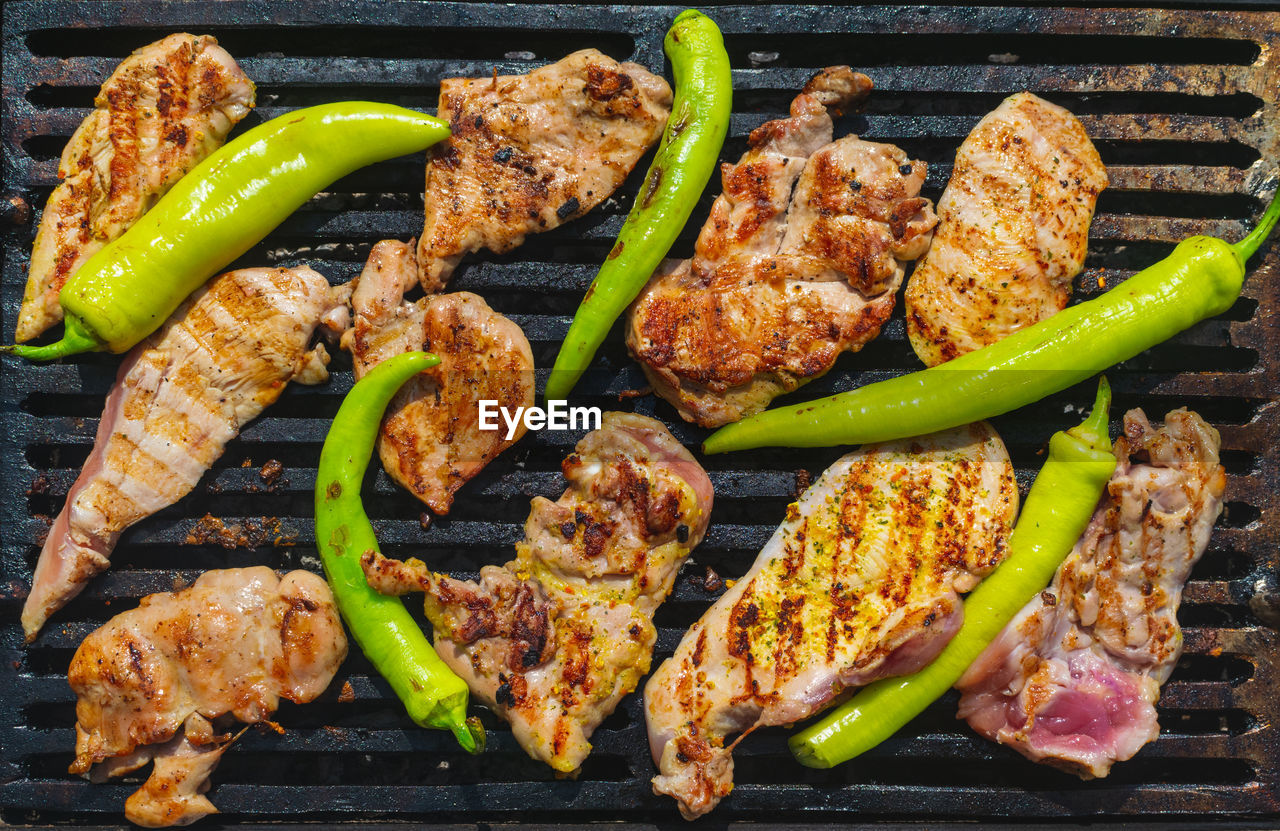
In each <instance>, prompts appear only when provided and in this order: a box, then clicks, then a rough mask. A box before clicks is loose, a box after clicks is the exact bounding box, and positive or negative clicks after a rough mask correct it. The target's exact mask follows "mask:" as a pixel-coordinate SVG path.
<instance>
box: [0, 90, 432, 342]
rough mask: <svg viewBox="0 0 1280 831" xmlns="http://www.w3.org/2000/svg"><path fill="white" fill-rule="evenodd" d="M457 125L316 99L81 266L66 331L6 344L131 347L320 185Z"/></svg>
mask: <svg viewBox="0 0 1280 831" xmlns="http://www.w3.org/2000/svg"><path fill="white" fill-rule="evenodd" d="M448 135H449V125H448V124H447V123H446V122H444V121H441V120H440V119H438V118H434V117H432V116H429V115H423V114H422V113H418V112H414V111H413V110H406V109H404V108H403V107H397V106H393V105H391V104H375V103H370V102H366V101H344V102H340V103H336V104H324V105H321V106H318V107H308V108H306V109H302V110H297V111H295V112H291V113H287V114H285V115H282V116H280V117H278V118H274V119H272V120H271V121H268V122H266V123H265V124H261V125H259V126H257V127H254V128H253V129H252V130H249V131H248V132H246V133H245V134H244V135H242V136H240V137H239V138H237V139H235V140H234V141H231V142H229V143H227V144H225V145H223V146H222V147H221V148H219V149H218V150H217V151H215V152H214V153H212V154H210V156H209V157H208V158H207V159H205V160H204V161H203V162H201V163H200V164H198V165H196V167H195V168H193V169H192V170H191V172H190V173H188V174H187V175H186V176H183V177H182V178H181V179H179V180H178V183H177V184H176V185H174V186H173V188H172V189H170V190H169V192H168V193H166V194H165V195H164V196H163V197H162V198H161V199H160V201H159V202H157V203H156V205H155V207H153V208H152V209H151V210H149V211H147V213H145V214H144V215H143V216H142V218H141V219H139V220H138V221H137V222H136V223H134V225H133V226H132V227H131V228H129V230H127V231H125V232H124V233H123V234H121V235H120V237H119V238H117V239H116V240H114V241H113V242H111V243H110V244H108V245H107V246H106V247H104V248H103V249H102V250H101V251H99V252H98V253H96V254H94V255H93V256H92V257H90V258H89V260H88V261H87V262H85V264H84V265H83V266H81V267H80V269H79V270H77V271H76V273H75V274H73V275H72V276H71V279H69V280H68V281H67V283H66V285H64V286H63V287H62V290H61V291H60V292H59V293H58V301H59V302H60V303H61V304H62V308H63V309H64V310H65V311H66V318H65V319H66V328H65V330H64V333H63V338H62V340H60V341H58V342H56V343H52V344H49V345H47V346H29V345H22V346H5V347H0V349H2V350H3V351H5V352H11V353H13V354H15V355H20V356H22V357H24V358H29V359H31V360H37V361H44V360H51V359H53V358H62V357H66V356H67V355H74V354H77V353H79V352H90V351H96V350H103V349H105V350H109V351H111V352H124V351H126V350H128V349H129V348H130V347H132V346H133V345H134V344H136V343H138V341H140V340H142V339H143V338H145V337H146V336H147V335H149V334H151V333H152V332H153V331H155V330H156V329H157V328H158V327H159V326H160V324H162V323H164V322H165V320H167V319H168V317H169V315H171V314H173V311H174V309H176V308H177V307H178V305H179V304H180V303H181V302H182V301H183V300H184V299H186V297H187V295H189V294H191V292H193V291H195V290H196V289H197V288H199V287H200V286H201V285H202V284H203V283H204V282H205V281H206V280H208V279H209V278H210V277H212V276H213V275H214V274H216V273H218V272H219V271H220V270H222V269H223V268H224V267H226V266H227V265H229V264H230V263H231V262H232V261H234V260H235V259H236V258H237V257H239V256H240V255H241V254H243V253H245V252H246V251H248V250H249V249H250V248H252V247H253V246H254V245H256V244H257V243H258V242H259V241H261V240H262V238H263V237H265V236H266V235H267V234H268V233H270V232H271V231H272V229H274V228H275V227H276V226H277V225H279V224H280V223H281V222H283V221H284V219H285V217H287V216H289V214H291V213H293V212H294V211H295V210H297V209H298V208H299V207H301V205H302V204H303V203H304V202H306V201H307V200H308V199H310V198H311V197H312V196H314V195H315V194H316V193H318V192H320V191H321V190H322V189H324V188H326V187H328V186H329V185H331V184H333V183H334V182H335V181H337V180H338V179H340V178H342V177H343V176H346V175H347V174H349V173H351V172H353V171H355V170H357V169H359V168H361V167H364V166H365V165H368V164H372V163H373V162H376V161H381V160H383V159H389V158H392V157H394V156H403V155H404V154H406V153H413V152H415V151H418V150H424V149H426V148H427V147H430V146H431V145H432V144H435V143H436V142H438V141H440V140H441V139H444V138H446V137H448Z"/></svg>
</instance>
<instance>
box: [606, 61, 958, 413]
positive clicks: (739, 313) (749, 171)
mask: <svg viewBox="0 0 1280 831" xmlns="http://www.w3.org/2000/svg"><path fill="white" fill-rule="evenodd" d="M870 90H871V81H870V80H869V79H867V77H866V76H865V75H861V74H859V73H855V72H853V71H852V70H850V69H849V67H847V66H843V67H831V68H828V69H825V70H823V71H822V72H820V73H818V74H817V75H815V76H814V77H813V78H812V79H811V80H810V81H809V82H808V83H807V84H806V85H805V88H804V91H803V92H802V93H801V94H800V95H799V96H797V97H796V99H795V100H794V101H793V102H792V103H791V117H790V118H785V119H780V120H777V121H770V122H768V123H767V124H765V125H763V126H761V127H759V128H757V129H756V130H755V131H753V132H752V133H751V139H750V149H749V150H748V151H747V153H746V154H745V155H744V156H743V157H742V159H741V160H740V161H739V162H738V164H737V165H724V166H723V167H722V169H721V177H722V179H723V183H724V192H723V193H722V194H721V195H720V197H719V198H717V199H716V201H715V204H714V205H713V206H712V208H711V215H710V217H709V218H708V220H707V223H706V225H704V226H703V229H702V233H701V234H700V235H699V236H698V241H697V244H696V247H695V249H694V257H693V259H692V260H682V261H667V262H666V263H664V265H663V266H662V267H661V268H660V269H659V271H658V273H657V274H656V275H654V277H653V279H652V280H651V281H650V282H649V285H648V286H646V287H645V289H644V290H643V291H642V292H641V294H640V296H639V297H638V298H637V299H636V302H635V304H634V305H633V306H632V310H631V314H630V318H629V320H628V323H627V346H628V347H629V348H630V350H631V353H632V355H634V356H635V358H636V360H638V361H639V362H640V364H641V366H642V367H643V368H644V371H645V375H646V376H648V378H649V381H650V383H651V384H653V388H654V391H655V392H657V393H658V394H659V395H660V396H662V397H663V398H665V399H666V400H668V401H670V402H671V403H672V404H673V405H675V406H676V408H677V409H678V410H679V411H680V415H681V416H682V417H683V418H685V419H686V420H688V421H693V422H696V423H697V424H700V425H702V426H703V427H715V426H719V425H721V424H727V423H729V422H732V421H737V420H738V419H740V418H742V417H743V416H746V415H750V414H752V413H756V412H759V411H760V410H763V409H764V408H765V407H767V406H768V404H769V402H770V401H771V400H773V398H774V397H776V396H778V395H780V394H782V393H784V392H788V391H790V390H794V389H795V388H796V387H798V386H800V385H801V384H803V383H805V382H806V381H810V380H812V379H814V378H816V377H818V376H820V375H822V374H824V373H825V372H827V371H828V370H830V369H831V367H832V365H833V364H834V363H835V360H836V358H838V357H839V356H840V354H841V353H842V352H850V351H857V350H858V349H861V348H862V346H863V345H864V344H866V343H867V341H869V340H871V339H872V338H874V337H875V336H876V335H877V334H879V332H880V327H881V326H882V325H883V324H884V322H885V321H886V320H887V319H888V318H889V315H890V313H891V312H892V311H893V304H894V302H895V297H896V294H897V290H898V286H899V285H900V284H901V281H902V276H903V266H904V263H905V262H906V261H909V260H913V259H915V258H916V257H918V256H920V255H921V254H922V253H924V250H925V248H926V247H928V245H929V239H930V233H931V230H932V228H933V225H934V223H935V222H936V221H937V219H936V217H935V216H934V214H933V208H932V205H931V203H930V202H929V200H927V199H923V198H921V197H920V196H919V193H920V186H921V185H922V184H923V183H924V177H925V164H924V162H921V161H912V160H909V159H908V158H907V155H906V153H904V152H903V151H902V150H900V149H898V148H897V147H894V146H892V145H888V144H875V143H872V142H868V141H862V140H861V139H859V138H858V137H857V136H846V137H845V138H842V139H840V140H839V141H836V142H832V141H831V137H832V130H833V126H832V120H831V114H830V111H831V110H838V109H839V108H841V107H846V106H849V105H850V104H853V103H855V102H858V101H861V100H862V99H864V98H865V97H866V96H867V94H868V93H869V92H870ZM904 170H905V171H906V172H905V173H904V172H903V171H904Z"/></svg>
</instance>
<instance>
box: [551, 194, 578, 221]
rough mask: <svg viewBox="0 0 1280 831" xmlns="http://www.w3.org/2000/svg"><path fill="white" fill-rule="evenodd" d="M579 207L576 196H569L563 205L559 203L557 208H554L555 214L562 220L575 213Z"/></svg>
mask: <svg viewBox="0 0 1280 831" xmlns="http://www.w3.org/2000/svg"><path fill="white" fill-rule="evenodd" d="M580 207H582V206H581V205H580V204H579V203H578V197H576V196H571V197H570V198H569V201H568V202H565V203H564V204H563V205H561V206H560V207H559V208H557V209H556V216H558V217H560V219H562V220H563V219H568V218H569V217H571V216H573V215H574V214H576V213H577V212H578V209H579V208H580Z"/></svg>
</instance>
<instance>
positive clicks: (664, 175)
mask: <svg viewBox="0 0 1280 831" xmlns="http://www.w3.org/2000/svg"><path fill="white" fill-rule="evenodd" d="M663 47H664V48H665V50H666V53H667V58H668V59H670V61H671V71H672V72H673V73H674V75H675V82H676V84H675V87H676V88H675V100H674V102H673V104H672V107H671V118H670V119H668V120H667V128H666V130H665V131H663V134H662V142H661V143H660V144H659V145H658V154H657V156H656V157H654V160H653V164H652V165H650V167H649V173H648V174H647V175H646V176H645V179H644V184H643V185H642V186H641V188H640V193H639V194H637V196H636V201H635V204H634V205H632V206H631V213H630V214H628V215H627V221H626V222H625V223H623V226H622V231H621V232H619V234H618V241H617V242H616V243H614V246H613V249H612V250H611V251H610V252H609V256H608V258H607V259H606V260H605V262H604V265H603V266H601V268H600V273H599V274H597V275H596V279H595V280H594V281H592V283H591V287H590V288H588V289H587V295H586V297H584V298H583V300H582V305H581V306H579V307H578V311H577V314H575V315H574V316H573V323H572V324H570V326H569V331H568V333H567V334H566V335H565V337H564V342H563V343H562V344H561V345H560V354H558V355H557V356H556V363H555V366H554V367H553V368H552V370H551V376H550V377H549V378H548V379H547V392H546V397H547V398H548V399H563V398H566V397H568V395H569V392H570V391H571V390H572V389H573V385H574V384H576V383H577V382H578V379H579V378H580V377H582V373H583V372H584V371H585V370H586V368H587V365H588V364H590V363H591V359H592V358H593V357H595V354H596V350H597V349H599V348H600V344H601V343H603V342H604V339H605V336H607V335H608V334H609V329H610V328H611V327H612V326H613V322H614V321H615V320H617V319H618V316H619V315H620V314H622V312H623V310H624V309H626V308H627V305H628V304H629V303H630V302H631V301H632V300H635V299H636V295H637V294H639V293H640V289H642V288H644V284H645V283H646V282H648V280H649V278H650V277H651V276H652V275H653V272H654V270H655V269H657V267H658V264H659V263H660V262H661V261H662V258H663V257H665V256H666V255H667V252H668V251H669V250H670V249H671V245H672V243H674V242H675V241H676V237H677V236H678V235H679V234H680V231H681V229H683V228H684V225H685V222H687V221H688V219H689V215H690V214H691V213H693V207H694V205H696V204H697V203H698V197H699V196H701V195H702V190H703V188H705V187H706V186H707V181H708V180H709V179H710V178H711V173H712V171H714V170H715V166H716V160H717V159H718V158H719V156H720V147H721V146H722V145H723V144H724V137H725V134H726V133H727V132H728V131H729V112H730V110H731V109H732V103H733V102H732V99H733V78H732V76H731V74H730V71H729V55H728V53H727V52H725V48H724V39H723V38H722V37H721V36H720V30H719V29H718V28H716V24H715V22H713V21H712V20H711V18H709V17H707V16H706V15H704V14H702V13H701V12H699V11H696V10H694V9H688V10H686V11H683V12H681V13H680V14H679V15H677V16H676V19H675V22H673V23H672V24H671V29H670V30H669V31H668V32H667V37H666V40H665V41H663Z"/></svg>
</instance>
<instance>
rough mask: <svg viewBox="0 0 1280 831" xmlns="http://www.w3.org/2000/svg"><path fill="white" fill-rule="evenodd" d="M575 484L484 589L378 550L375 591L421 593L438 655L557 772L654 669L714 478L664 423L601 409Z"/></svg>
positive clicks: (371, 563) (528, 528) (571, 471)
mask: <svg viewBox="0 0 1280 831" xmlns="http://www.w3.org/2000/svg"><path fill="white" fill-rule="evenodd" d="M563 470H564V475H565V478H566V479H568V480H569V488H568V490H566V491H565V492H564V495H563V496H561V497H560V499H559V500H558V501H556V502H551V501H550V500H548V499H544V498H542V497H538V498H536V499H534V500H533V503H532V506H531V508H530V511H529V519H528V521H527V522H525V536H524V539H523V540H522V541H521V542H519V543H517V544H516V558H515V559H514V560H512V561H511V562H509V563H507V564H506V565H505V566H503V567H501V568H499V567H497V566H486V567H485V568H483V569H481V571H480V581H479V582H478V583H475V582H465V581H462V580H455V579H453V578H451V577H448V576H446V575H443V574H433V573H432V572H431V571H430V570H429V569H427V567H426V566H425V565H423V564H422V563H421V562H420V561H417V560H410V561H408V562H407V563H402V562H400V561H398V560H388V559H385V558H382V557H381V556H378V555H374V554H373V553H372V552H370V553H368V554H366V555H365V558H364V560H363V561H362V565H364V568H365V574H366V576H367V577H368V578H369V582H370V584H371V585H373V586H374V587H375V588H377V589H378V590H379V591H382V592H386V593H389V594H404V593H406V592H411V591H421V592H426V611H427V617H428V618H429V619H430V621H431V624H432V626H434V627H435V633H436V649H437V651H438V652H439V653H440V657H441V658H443V659H444V660H445V662H446V663H448V664H449V666H450V667H452V668H453V671H454V672H456V673H458V675H460V676H461V677H462V678H463V679H465V680H466V682H467V684H468V686H470V687H471V690H472V692H474V693H475V694H476V695H477V696H479V697H480V699H481V700H483V701H484V702H485V703H486V704H487V705H489V707H491V708H492V709H493V710H494V711H495V712H497V713H498V714H499V715H501V716H502V717H503V718H505V719H507V720H508V721H510V722H511V726H512V730H513V732H514V734H515V737H516V740H517V741H519V742H520V745H521V746H522V747H524V749H525V750H526V751H527V752H528V753H529V755H530V756H532V757H534V758H535V759H540V760H542V761H544V762H546V763H547V764H549V765H551V767H553V768H555V769H556V770H557V771H560V772H563V773H570V772H573V771H576V770H577V769H578V767H579V766H580V765H581V764H582V763H583V761H584V760H585V759H586V757H587V754H588V753H590V752H591V744H590V742H589V739H590V737H591V733H592V731H594V730H595V728H596V727H597V726H598V725H599V724H600V722H601V721H603V720H604V719H605V717H606V716H608V715H609V714H610V713H611V712H613V709H614V707H616V706H617V705H618V702H619V701H620V700H621V699H622V697H623V696H625V695H626V694H627V693H629V692H631V691H632V690H633V689H635V686H636V684H637V683H639V681H640V679H641V678H642V677H643V676H644V674H645V673H646V672H648V671H649V662H650V659H651V658H652V655H653V644H654V639H655V638H656V630H655V629H654V626H653V614H654V611H655V610H656V609H657V608H658V606H659V605H660V604H661V603H662V601H663V600H665V599H666V597H667V595H668V594H669V593H670V592H671V587H672V585H673V583H674V581H675V577H676V572H678V571H679V570H680V565H681V564H682V563H683V562H684V560H685V558H686V557H687V556H688V555H689V552H690V551H692V550H693V548H694V547H695V546H696V545H697V544H698V542H699V541H701V539H702V535H703V533H704V532H705V531H706V528H707V520H708V517H709V516H710V514H711V501H712V491H711V480H710V479H709V478H708V477H707V474H706V472H705V471H704V470H703V469H702V468H701V467H700V466H699V465H698V463H697V462H696V461H694V458H693V456H691V455H690V454H689V452H688V451H687V450H685V449H684V448H683V447H681V446H680V444H679V443H678V442H676V440H675V438H674V437H673V436H672V435H671V434H670V433H669V432H668V431H667V429H666V428H665V427H663V426H662V424H661V423H660V422H657V421H654V420H653V419H650V418H645V417H644V416H638V415H629V414H624V413H606V414H605V416H604V420H603V422H602V424H601V427H600V429H599V430H595V431H593V432H591V433H588V434H587V436H586V437H585V438H583V439H582V441H580V442H578V446H577V448H576V449H575V450H574V452H573V454H571V455H570V456H569V457H568V458H567V459H566V460H565V462H564V465H563Z"/></svg>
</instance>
